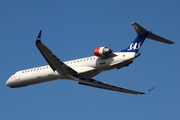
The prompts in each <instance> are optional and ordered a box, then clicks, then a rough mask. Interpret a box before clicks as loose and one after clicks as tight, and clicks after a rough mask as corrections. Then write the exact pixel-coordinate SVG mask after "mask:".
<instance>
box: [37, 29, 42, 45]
mask: <svg viewBox="0 0 180 120" xmlns="http://www.w3.org/2000/svg"><path fill="white" fill-rule="evenodd" d="M41 33H42V30H40V31H39V34H38V37H37V39H36V43H40V42H41Z"/></svg>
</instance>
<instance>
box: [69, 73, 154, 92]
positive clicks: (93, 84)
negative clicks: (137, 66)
mask: <svg viewBox="0 0 180 120" xmlns="http://www.w3.org/2000/svg"><path fill="white" fill-rule="evenodd" d="M69 77H71V78H73V79H75V80H77V81H79V84H81V85H87V86H91V87H97V88H102V89H107V90H113V91H118V92H124V93H130V94H136V95H138V94H146V93H148V92H150V91H151V90H153V89H154V88H155V87H153V88H151V89H150V90H148V91H145V92H140V91H136V90H131V89H127V88H123V87H119V86H115V85H111V84H108V83H104V82H101V81H98V80H94V79H84V78H81V77H78V76H69Z"/></svg>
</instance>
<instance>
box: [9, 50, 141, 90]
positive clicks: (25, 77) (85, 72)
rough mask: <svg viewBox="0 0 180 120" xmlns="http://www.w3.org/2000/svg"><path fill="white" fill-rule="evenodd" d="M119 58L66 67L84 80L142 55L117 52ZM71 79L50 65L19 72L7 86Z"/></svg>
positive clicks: (77, 62) (88, 59)
mask: <svg viewBox="0 0 180 120" xmlns="http://www.w3.org/2000/svg"><path fill="white" fill-rule="evenodd" d="M115 54H116V55H117V56H113V57H105V58H103V57H97V56H91V57H86V58H81V59H76V60H71V61H66V62H64V63H65V64H66V65H68V66H69V67H71V68H72V69H74V70H75V71H77V72H78V74H79V75H81V76H83V77H84V78H92V77H94V76H95V75H97V74H99V73H100V72H102V71H105V70H111V69H114V68H118V69H119V68H121V67H124V66H128V65H129V64H130V63H132V61H133V59H134V58H136V57H138V56H139V55H140V54H139V53H135V52H115ZM57 79H71V80H73V79H72V78H68V77H67V76H63V75H60V74H59V73H58V72H57V71H53V70H52V68H51V67H50V66H49V65H46V66H40V67H35V68H30V69H25V70H20V71H17V72H16V73H15V74H14V75H12V76H11V77H10V78H9V79H8V80H7V82H6V85H7V86H9V87H12V88H16V87H23V86H28V85H32V84H37V83H42V82H47V81H52V80H57Z"/></svg>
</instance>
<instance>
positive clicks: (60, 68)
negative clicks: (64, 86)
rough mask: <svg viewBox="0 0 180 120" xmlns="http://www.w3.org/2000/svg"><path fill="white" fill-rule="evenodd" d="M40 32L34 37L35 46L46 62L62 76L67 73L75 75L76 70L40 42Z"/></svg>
mask: <svg viewBox="0 0 180 120" xmlns="http://www.w3.org/2000/svg"><path fill="white" fill-rule="evenodd" d="M41 32H42V31H40V32H39V35H38V37H37V39H36V46H37V48H38V49H39V51H40V52H41V54H42V55H43V57H44V58H45V60H46V61H47V62H48V64H49V65H50V67H51V68H52V69H53V70H54V71H55V70H57V72H58V73H60V74H61V75H62V76H63V75H64V76H66V75H68V74H71V75H75V74H77V72H76V71H75V70H73V69H72V68H71V67H69V66H68V65H66V64H64V63H63V62H62V61H61V60H60V59H59V58H58V57H57V56H56V55H54V54H53V53H52V52H51V50H49V49H48V48H47V47H46V46H45V45H44V44H43V43H42V42H41Z"/></svg>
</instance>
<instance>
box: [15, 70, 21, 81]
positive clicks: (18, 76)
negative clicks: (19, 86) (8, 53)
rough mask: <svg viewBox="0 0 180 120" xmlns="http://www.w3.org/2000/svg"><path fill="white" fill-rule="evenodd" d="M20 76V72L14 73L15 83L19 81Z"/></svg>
mask: <svg viewBox="0 0 180 120" xmlns="http://www.w3.org/2000/svg"><path fill="white" fill-rule="evenodd" d="M20 75H21V73H20V72H16V80H17V81H18V80H20Z"/></svg>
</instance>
